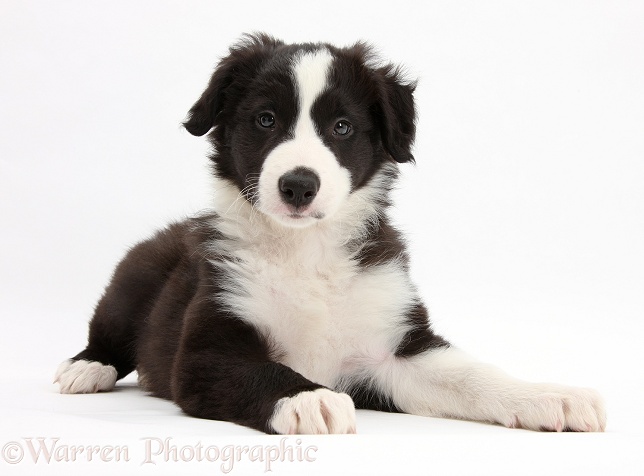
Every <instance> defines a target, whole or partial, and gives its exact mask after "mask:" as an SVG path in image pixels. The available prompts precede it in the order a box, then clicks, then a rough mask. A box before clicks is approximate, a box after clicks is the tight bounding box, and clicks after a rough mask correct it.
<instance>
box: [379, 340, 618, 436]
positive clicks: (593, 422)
mask: <svg viewBox="0 0 644 476" xmlns="http://www.w3.org/2000/svg"><path fill="white" fill-rule="evenodd" d="M371 379H372V383H373V384H374V385H376V386H377V387H379V388H380V389H381V390H382V391H384V392H385V393H386V394H389V395H392V397H393V400H394V403H395V404H396V406H398V408H400V409H401V410H402V411H404V412H407V413H412V414H415V415H425V416H439V417H452V418H461V419H468V420H478V421H490V422H496V423H500V424H502V425H505V426H507V427H510V428H517V427H519V428H526V429H531V430H544V429H545V430H551V431H562V430H564V429H571V430H574V431H603V430H604V428H605V426H606V412H605V409H604V405H603V402H602V399H601V398H600V397H599V395H598V394H597V393H596V392H595V391H594V390H590V389H582V388H573V387H566V386H563V385H555V384H535V383H528V382H524V381H521V380H518V379H515V378H512V377H510V376H508V375H507V374H505V373H503V372H502V371H500V370H499V369H497V368H495V367H493V366H490V365H487V364H484V363H481V362H478V361H476V360H474V359H473V358H471V357H470V356H468V355H467V354H465V353H463V352H461V351H459V350H457V349H455V348H448V349H442V350H434V351H430V352H426V353H423V354H420V355H417V356H415V357H411V358H407V359H396V358H392V359H389V360H388V361H387V362H385V363H383V365H381V366H380V367H379V368H378V369H377V370H376V372H374V373H372V374H371Z"/></svg>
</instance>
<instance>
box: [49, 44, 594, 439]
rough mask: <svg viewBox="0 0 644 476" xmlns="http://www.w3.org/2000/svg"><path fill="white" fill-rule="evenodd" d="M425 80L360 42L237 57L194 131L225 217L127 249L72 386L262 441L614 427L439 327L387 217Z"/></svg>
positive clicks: (578, 393)
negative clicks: (136, 400)
mask: <svg viewBox="0 0 644 476" xmlns="http://www.w3.org/2000/svg"><path fill="white" fill-rule="evenodd" d="M414 88H415V85H414V84H413V83H409V82H405V81H404V80H403V78H402V75H401V74H400V71H399V69H397V68H396V67H394V66H393V65H391V64H383V63H380V62H379V61H378V59H377V58H376V57H375V56H374V54H373V53H372V52H371V50H370V49H369V47H368V46H366V45H365V44H362V43H358V44H356V45H354V46H351V47H348V48H337V47H334V46H332V45H328V44H309V43H307V44H284V43H283V42H281V41H278V40H275V39H273V38H271V37H269V36H267V35H264V34H258V35H253V36H247V37H245V38H244V39H243V40H241V41H240V42H239V43H237V44H236V45H234V46H233V47H231V49H230V52H229V54H228V56H226V57H225V58H223V59H222V60H221V62H220V63H219V65H218V66H217V68H216V70H215V72H214V74H213V75H212V78H211V80H210V83H209V84H208V87H207V88H206V90H205V91H204V92H203V94H202V95H201V97H200V98H199V99H198V100H197V102H196V103H195V104H194V106H193V107H192V109H190V112H189V115H188V119H187V121H186V122H185V123H184V126H185V128H186V129H187V130H188V132H190V133H191V134H193V135H195V136H202V135H204V134H206V133H209V134H208V137H209V139H210V141H211V142H212V144H213V146H214V152H213V154H212V156H211V157H210V159H211V160H212V165H213V175H214V178H215V181H216V192H217V194H216V207H215V209H214V212H212V213H208V214H202V215H200V216H197V217H194V218H190V219H187V220H185V221H182V222H178V223H174V224H171V225H170V226H168V227H167V228H165V229H164V230H162V231H159V232H158V233H157V234H156V235H155V236H153V237H152V238H150V239H148V240H147V241H144V242H142V243H140V244H138V245H136V246H135V247H134V248H132V249H131V251H130V252H129V253H128V254H127V256H126V257H125V258H124V259H123V261H122V262H121V263H120V264H119V265H118V267H117V268H116V271H115V273H114V276H113V278H112V280H111V283H110V284H109V286H108V287H107V289H106V291H105V294H104V296H103V297H102V298H101V300H100V301H99V303H98V305H97V307H96V311H95V314H94V317H93V319H92V320H91V322H90V328H89V342H88V344H87V347H86V348H85V349H84V350H83V351H82V352H80V353H79V354H77V355H76V356H75V357H72V358H71V359H70V360H67V361H65V362H63V363H62V364H61V366H60V367H59V369H58V371H57V374H56V381H57V382H58V383H59V384H60V391H61V392H62V393H91V392H98V391H109V390H110V389H112V388H113V387H114V384H115V382H116V381H117V380H118V379H120V378H123V377H125V376H126V375H127V374H129V373H130V372H132V371H133V370H135V369H136V370H137V371H138V374H139V382H140V385H141V386H142V387H143V388H145V389H146V390H148V391H149V392H151V393H152V394H153V395H156V396H159V397H163V398H167V399H171V400H173V401H174V402H176V404H177V405H179V407H181V408H182V409H183V411H184V412H185V413H187V414H189V415H193V416H196V417H199V418H208V419H214V420H226V421H230V422H235V423H238V424H241V425H246V426H248V427H251V428H255V429H257V430H261V431H264V432H267V433H279V434H293V433H353V432H355V431H356V416H355V408H365V409H372V410H383V411H395V412H406V413H411V414H415V415H425V416H435V417H451V418H459V419H468V420H477V421H485V422H494V423H499V424H501V425H505V426H507V427H510V428H527V429H533V430H547V431H562V430H572V431H602V430H603V429H604V427H605V422H606V419H605V412H604V407H603V404H602V401H601V399H600V397H599V396H598V395H597V394H596V393H595V392H594V391H592V390H587V389H578V388H571V387H565V386H561V385H552V384H534V383H527V382H523V381H520V380H517V379H514V378H512V377H510V376H508V375H506V374H504V373H503V372H501V371H500V370H497V369H496V368H494V367H492V366H489V365H486V364H483V363H480V362H477V361H476V360H474V359H472V358H470V357H469V356H468V355H466V354H464V353H463V352H461V351H460V350H458V349H457V348H455V347H454V346H452V345H450V343H449V342H448V341H447V340H445V339H444V338H442V337H441V336H439V335H437V334H435V333H434V331H433V330H432V328H431V326H430V322H429V318H428V314H427V310H426V308H425V306H424V305H423V302H422V300H421V298H420V296H419V293H418V291H417V289H416V287H415V286H414V284H413V283H412V282H411V281H410V278H409V272H408V259H409V258H408V255H407V252H406V249H405V245H404V242H403V240H402V238H401V235H400V233H399V232H398V230H396V229H395V228H394V227H393V226H392V225H391V224H390V222H389V220H388V218H387V209H388V207H389V205H390V199H389V192H390V190H391V188H392V186H393V184H394V182H395V180H396V178H397V175H398V164H402V163H407V162H413V160H414V158H413V156H412V153H411V146H412V143H413V140H414V135H415V117H416V116H415V109H414V100H413V92H414Z"/></svg>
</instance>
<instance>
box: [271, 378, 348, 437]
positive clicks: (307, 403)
mask: <svg viewBox="0 0 644 476" xmlns="http://www.w3.org/2000/svg"><path fill="white" fill-rule="evenodd" d="M269 424H270V426H271V427H272V428H273V430H275V431H276V432H277V433H280V434H283V435H286V434H291V435H292V434H343V433H355V432H356V411H355V407H354V405H353V400H351V397H350V396H349V395H347V394H346V393H337V392H333V391H331V390H328V389H326V388H320V389H317V390H313V391H307V392H300V393H298V394H297V395H294V396H292V397H285V398H282V399H280V400H279V401H278V402H277V404H276V405H275V411H274V413H273V417H272V418H271V420H270V422H269Z"/></svg>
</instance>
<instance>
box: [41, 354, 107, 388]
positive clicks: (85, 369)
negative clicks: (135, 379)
mask: <svg viewBox="0 0 644 476" xmlns="http://www.w3.org/2000/svg"><path fill="white" fill-rule="evenodd" d="M56 382H58V383H59V384H60V393H96V392H107V391H110V390H112V389H113V388H114V384H115V383H116V369H115V368H114V367H112V366H111V365H103V364H101V363H100V362H89V361H87V360H76V361H73V360H66V361H64V362H63V363H62V364H60V365H59V366H58V370H57V371H56V377H55V379H54V383H56Z"/></svg>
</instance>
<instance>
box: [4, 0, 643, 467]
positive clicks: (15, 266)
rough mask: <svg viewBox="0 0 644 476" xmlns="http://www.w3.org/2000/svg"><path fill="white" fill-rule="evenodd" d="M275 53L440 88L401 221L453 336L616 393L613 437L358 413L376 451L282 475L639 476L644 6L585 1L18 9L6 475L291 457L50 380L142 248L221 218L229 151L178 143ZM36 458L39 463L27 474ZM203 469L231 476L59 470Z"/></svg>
mask: <svg viewBox="0 0 644 476" xmlns="http://www.w3.org/2000/svg"><path fill="white" fill-rule="evenodd" d="M253 31H266V32H268V33H271V34H273V35H275V36H277V37H279V38H282V39H284V40H286V41H289V42H291V41H328V42H332V43H336V44H339V45H346V44H351V43H353V42H355V41H356V40H359V39H364V40H367V41H370V42H371V43H373V44H374V45H375V46H376V47H377V48H378V50H379V51H380V52H381V54H382V56H383V57H384V58H386V59H388V60H391V61H394V62H396V63H400V64H403V65H405V68H406V71H407V74H408V76H409V77H410V78H418V79H419V83H418V88H417V93H416V98H417V108H418V137H417V141H416V147H415V156H416V160H417V165H416V166H408V165H405V166H402V170H403V177H402V180H401V182H400V187H399V189H398V190H397V191H396V198H397V206H396V208H395V209H394V210H393V212H392V214H393V216H394V218H395V221H396V223H398V224H399V225H400V227H401V228H402V229H404V230H405V232H406V234H407V237H408V239H409V244H410V248H411V250H412V263H413V264H412V272H413V275H414V279H415V282H416V283H417V285H418V287H419V289H420V290H421V293H422V295H423V296H424V297H425V299H426V301H427V303H428V305H429V308H430V311H431V314H432V319H433V322H434V326H435V328H436V330H437V331H438V332H439V333H441V334H444V335H445V336H446V337H447V338H448V339H450V340H451V341H452V342H454V343H456V344H457V345H459V346H460V347H462V348H464V349H465V350H467V351H468V352H470V353H472V354H474V355H477V356H478V357H480V358H481V359H483V360H486V361H489V362H492V363H495V364H496V365H498V366H499V367H502V368H504V369H506V370H507V371H509V372H510V373H512V374H514V375H516V376H518V377H522V378H526V379H531V380H538V381H557V382H561V383H567V384H573V385H581V386H590V387H595V388H597V389H598V390H600V391H601V392H602V394H603V395H604V397H605V398H606V402H607V407H608V412H609V423H608V428H607V432H606V433H605V434H597V435H581V434H579V435H576V434H561V435H556V434H537V433H530V432H526V431H522V430H508V429H504V428H500V427H495V426H491V425H482V424H477V423H469V422H458V421H450V420H440V419H428V418H419V417H411V416H406V415H388V414H378V413H374V412H359V414H358V432H359V434H358V435H356V436H351V437H330V438H314V437H304V438H303V444H306V445H315V446H316V447H317V452H316V453H315V455H316V460H315V461H314V462H308V463H306V464H305V463H297V462H294V463H290V462H288V461H286V462H282V463H281V464H280V465H279V466H278V467H274V468H273V472H274V474H286V473H290V474H300V473H302V472H306V473H308V474H394V473H395V474H513V475H514V474H542V473H543V472H545V471H548V472H549V473H551V474H563V473H570V472H573V471H574V472H575V474H578V473H582V472H583V473H584V474H605V473H606V472H607V471H608V470H610V471H612V472H613V473H615V474H641V471H642V470H644V458H643V457H642V452H641V448H642V447H643V444H644V437H643V434H644V432H643V431H642V425H643V424H644V411H643V410H642V406H641V401H642V398H643V397H644V372H643V369H642V362H644V351H643V350H642V347H643V346H642V343H641V338H642V337H641V336H642V335H643V330H644V326H643V325H642V317H643V310H644V305H643V300H644V296H643V294H644V293H643V291H644V271H643V269H644V249H643V245H642V243H644V186H643V184H644V93H643V91H644V88H643V86H642V85H644V48H642V45H644V6H643V5H642V4H641V3H640V2H635V1H632V2H629V1H614V2H608V1H605V2H601V1H598V2H586V1H568V0H564V1H543V2H529V1H521V2H511V1H505V2H504V1H492V2H478V1H456V2H447V1H445V2H433V1H427V2H421V1H418V2H413V1H407V0H403V1H398V2H385V1H382V0H373V1H369V2H367V1H356V2H350V1H345V2H326V3H324V2H315V3H313V2H311V3H308V2H303V1H299V2H296V1H293V0H285V1H280V2H266V1H265V2H259V1H249V2H237V3H235V2H219V1H193V0H189V1H183V2H179V1H174V2H172V1H154V2H153V1H128V2H126V1H122V0H116V1H112V2H109V3H106V2H86V1H80V0H63V1H59V2H45V1H40V2H39V1H35V0H27V1H17V0H4V1H3V2H2V5H1V6H0V70H1V73H0V214H1V215H0V220H1V221H0V223H1V224H2V232H1V233H0V316H1V319H2V321H1V322H2V332H0V362H2V364H1V365H2V373H3V378H2V379H1V383H0V386H1V387H0V421H1V422H2V423H1V424H0V446H3V445H4V446H3V453H2V455H0V472H1V473H2V474H23V473H29V472H32V471H34V470H35V468H36V466H35V464H34V463H33V461H31V459H30V455H29V452H28V447H27V446H25V445H26V443H25V441H24V440H21V438H25V437H44V438H56V437H58V438H61V441H66V442H69V444H71V443H72V442H73V443H74V444H81V445H99V444H112V445H131V446H132V448H133V449H134V447H136V448H137V449H141V448H139V446H140V445H141V438H147V437H158V438H166V437H169V438H176V439H182V441H184V442H185V443H186V444H190V445H195V444H197V442H199V441H202V442H203V443H204V444H218V445H224V444H240V445H254V444H260V445H266V444H273V443H274V442H275V441H278V440H275V439H274V437H269V436H263V435H260V434H258V433H256V432H253V431H251V430H247V429H244V428H241V427H236V426H234V425H231V424H228V423H222V422H210V421H202V420H196V419H193V418H189V417H186V416H184V415H182V414H181V413H180V411H179V410H178V409H177V408H176V407H175V406H174V405H173V404H171V403H169V402H165V401H162V400H158V399H154V398H151V397H147V396H145V395H144V394H143V393H142V392H140V391H139V390H138V389H137V388H136V387H135V386H134V383H133V379H131V378H130V379H129V380H127V381H126V382H125V383H123V384H122V385H121V386H120V390H119V391H117V392H114V393H110V394H102V395H89V396H68V395H58V394H57V393H56V386H54V385H52V384H51V378H52V376H53V372H54V370H55V368H56V366H57V365H58V363H59V362H60V361H61V360H63V359H64V358H67V357H69V356H71V355H73V354H75V353H76V352H78V351H79V350H80V349H81V348H82V346H83V344H84V342H85V337H86V332H87V329H86V323H87V321H88V319H89V317H90V316H91V312H92V309H93V306H94V304H95V302H96V300H97V299H98V297H99V296H100V294H101V293H102V290H103V287H104V286H105V284H106V283H107V281H108V279H109V277H110V274H111V272H112V269H113V267H114V265H115V264H116V263H117V261H118V260H119V259H120V257H121V256H122V255H123V253H124V252H125V251H126V250H127V248H128V247H129V246H131V245H132V244H134V243H135V242H137V241H138V240H140V239H142V238H145V237H146V236H148V235H149V234H150V233H152V232H153V230H155V229H157V228H159V227H161V226H164V225H165V224H166V223H167V222H168V221H170V220H174V219H180V218H181V217H183V216H186V215H189V214H191V213H195V212H197V211H198V210H200V209H202V208H205V207H208V206H209V204H210V201H211V194H212V192H213V191H212V189H211V186H210V181H209V172H208V165H207V160H206V154H207V152H208V145H207V144H206V142H205V140H204V139H203V138H194V137H192V136H190V135H189V134H188V133H187V132H186V131H185V130H183V129H182V128H181V127H180V123H181V121H182V119H183V118H184V117H185V114H186V112H187V111H188V109H189V108H190V106H191V105H192V103H193V102H194V101H195V100H196V99H197V97H198V96H199V94H200V93H201V91H202V90H203V88H204V87H205V85H206V82H207V80H208V78H209V75H210V74H211V72H212V69H213V67H214V65H215V64H216V62H217V60H218V59H219V58H220V57H221V56H222V55H224V54H225V53H226V50H227V47H228V46H229V45H230V44H231V43H232V42H234V41H235V40H236V39H238V38H239V37H240V35H241V34H242V33H244V32H253ZM13 441H18V443H19V444H20V445H22V448H23V450H24V451H25V455H26V456H25V457H24V458H23V459H22V460H21V461H20V462H16V464H10V462H9V459H10V458H9V456H10V455H9V453H8V452H6V451H5V450H4V448H5V447H6V445H8V444H9V443H10V442H13ZM7 451H8V450H7ZM8 455H9V456H8ZM188 466H189V470H190V471H191V472H193V473H195V474H202V473H203V474H212V473H213V472H214V471H219V470H220V468H219V467H218V466H217V467H215V466H213V465H212V464H210V463H207V462H203V461H202V462H198V461H191V462H177V463H173V462H172V461H169V462H168V461H161V460H160V461H159V462H158V464H156V465H152V464H143V465H141V464H140V461H130V462H120V463H118V464H117V463H104V462H100V461H99V462H97V461H87V460H83V461H77V462H69V463H55V462H50V463H43V462H42V461H41V463H39V464H38V470H39V471H41V472H42V473H46V474H58V473H61V474H62V473H64V474H77V473H78V474H80V473H83V474H84V473H85V471H87V470H88V469H91V470H92V471H93V473H94V474H97V473H103V472H104V473H106V474H107V473H110V474H111V473H112V472H113V471H114V470H115V468H119V470H120V471H124V472H125V473H133V472H142V473H143V472H146V471H151V470H149V469H148V468H154V471H156V472H159V471H160V472H167V473H170V474H171V473H173V472H174V473H176V472H177V471H178V472H183V471H187V469H185V468H188ZM263 469H264V467H263V466H261V465H257V464H254V463H249V462H246V466H244V465H243V464H242V463H240V466H238V467H236V468H235V471H236V473H237V474H248V473H250V472H262V471H263ZM235 471H234V472H233V473H232V474H235Z"/></svg>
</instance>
